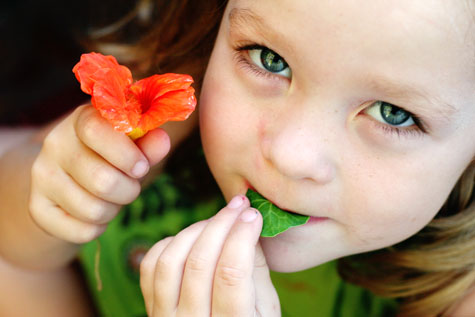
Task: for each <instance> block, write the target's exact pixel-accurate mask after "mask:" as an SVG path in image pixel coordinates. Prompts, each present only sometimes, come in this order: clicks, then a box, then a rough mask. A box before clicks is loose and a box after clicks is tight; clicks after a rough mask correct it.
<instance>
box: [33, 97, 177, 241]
mask: <svg viewBox="0 0 475 317" xmlns="http://www.w3.org/2000/svg"><path fill="white" fill-rule="evenodd" d="M169 149H170V140H169V138H168V135H167V134H166V133H165V132H164V131H163V130H161V129H157V130H155V131H150V133H148V134H147V135H146V136H144V137H143V138H142V139H139V140H138V141H137V142H136V143H134V142H133V141H132V140H130V138H129V137H128V136H127V135H125V134H123V133H120V132H117V131H115V130H114V129H113V127H112V126H111V124H110V123H108V122H107V121H106V120H105V119H103V118H102V117H101V116H100V115H99V113H98V112H97V110H96V109H94V108H93V107H92V106H81V107H79V108H77V109H76V110H75V111H74V112H73V113H72V114H71V115H69V116H68V117H67V118H66V119H65V120H64V121H62V122H61V123H59V124H58V125H57V126H56V127H55V128H54V129H53V130H52V131H51V132H50V133H49V134H48V135H47V136H46V138H45V140H44V143H43V147H42V149H41V152H40V154H39V155H38V157H37V158H36V160H35V162H34V164H33V167H32V177H31V192H30V213H31V216H32V218H33V220H34V221H35V222H36V224H37V225H38V226H40V227H41V228H42V229H43V230H44V231H46V232H48V233H49V234H50V235H52V236H55V237H57V238H59V239H62V240H66V241H69V242H73V243H85V242H88V241H91V240H93V239H95V238H97V237H98V236H99V235H100V234H101V233H102V232H104V230H105V228H106V225H107V223H108V222H110V221H111V220H112V219H113V218H114V217H115V216H116V214H117V212H118V211H119V209H120V207H121V205H124V204H128V203H131V202H132V201H133V200H134V199H135V198H136V197H137V196H138V194H139V193H140V183H139V179H140V178H141V177H143V176H144V175H145V174H146V173H147V172H148V170H149V169H150V166H151V165H154V164H156V163H158V162H159V161H160V160H161V159H162V158H163V157H164V156H165V155H166V154H167V153H168V151H169Z"/></svg>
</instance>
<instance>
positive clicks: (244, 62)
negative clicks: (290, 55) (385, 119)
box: [234, 43, 427, 137]
mask: <svg viewBox="0 0 475 317" xmlns="http://www.w3.org/2000/svg"><path fill="white" fill-rule="evenodd" d="M266 48H267V47H266V46H264V45H260V44H256V43H253V44H241V45H239V44H238V45H236V46H235V47H234V58H235V59H236V62H237V64H238V65H239V66H240V67H242V69H244V70H246V71H250V72H252V73H253V74H254V75H256V76H259V77H262V78H265V79H271V80H288V79H287V78H285V77H282V76H280V75H276V74H273V73H271V72H268V71H265V70H263V69H262V68H260V67H258V66H256V65H255V64H254V63H253V62H251V61H249V56H248V53H247V51H249V50H255V49H266ZM370 106H371V105H370ZM399 108H400V109H402V110H404V111H406V110H405V109H404V108H401V107H399ZM406 112H407V113H408V114H409V115H410V116H411V117H412V119H413V120H414V123H415V126H414V127H402V128H401V127H396V126H392V125H390V124H388V123H387V124H384V123H382V122H379V121H376V120H373V121H374V124H375V125H376V126H377V127H378V128H379V129H380V130H381V131H382V132H383V133H384V134H386V135H390V136H397V137H418V136H421V135H423V134H427V128H426V126H425V124H424V123H423V121H422V120H421V119H420V118H419V117H418V116H416V115H414V114H413V113H411V112H409V111H406Z"/></svg>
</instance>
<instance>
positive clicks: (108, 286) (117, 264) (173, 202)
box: [80, 174, 395, 317]
mask: <svg viewBox="0 0 475 317" xmlns="http://www.w3.org/2000/svg"><path fill="white" fill-rule="evenodd" d="M185 194H186V193H184V190H182V189H181V188H180V187H179V186H178V184H177V183H175V182H174V180H173V178H172V177H171V176H169V175H167V174H162V175H161V176H160V177H159V178H157V180H156V181H155V182H154V183H153V184H152V185H151V186H149V187H148V188H146V189H145V190H144V191H143V192H142V194H141V195H140V196H139V198H138V199H137V200H135V201H134V202H133V203H132V204H130V205H128V206H125V207H124V208H123V209H122V210H121V212H120V213H119V215H118V216H117V217H116V218H115V219H114V220H113V221H112V222H111V223H110V224H109V226H108V228H107V230H106V232H105V233H104V234H103V235H102V236H101V237H100V238H99V239H98V241H99V242H98V241H92V242H91V243H88V244H86V245H84V247H83V248H82V250H81V253H80V262H81V265H82V268H83V271H84V275H85V277H86V279H87V282H88V285H89V287H90V290H91V292H92V295H93V298H94V301H95V303H96V306H97V310H98V312H99V315H100V316H108V317H110V316H113V317H121V316H124V317H138V316H146V312H145V306H144V301H143V297H142V294H141V292H140V286H139V263H140V260H141V259H142V257H143V256H144V254H145V253H146V251H147V250H148V248H150V247H151V246H152V245H153V244H154V243H155V242H157V241H158V240H161V239H162V238H164V237H167V236H170V235H175V234H176V233H177V232H179V231H180V230H181V229H183V228H184V227H186V226H188V225H190V224H192V223H194V222H197V221H199V220H202V219H205V218H208V217H210V216H211V215H213V214H214V213H216V212H217V211H218V210H219V209H220V208H221V207H222V206H224V200H223V199H222V198H221V197H220V196H219V195H215V196H214V197H212V198H207V199H202V200H201V201H199V202H197V203H193V204H192V203H191V202H190V201H189V200H187V198H186V195H185ZM98 247H100V252H99V253H97V252H96V251H97V248H98ZM98 254H99V256H100V258H99V261H96V260H95V257H96V256H97V255H98ZM96 263H98V264H99V266H98V269H97V270H96V267H95V264H96ZM96 273H99V276H100V278H98V277H97V276H96ZM271 277H272V281H273V283H274V285H275V287H276V289H277V293H278V294H279V298H280V302H281V307H282V315H283V316H298V317H305V316H322V317H327V316H328V317H329V316H338V317H339V316H343V317H344V316H348V317H349V316H364V317H371V316H384V317H386V316H393V315H394V311H395V303H394V302H393V301H390V300H387V299H381V298H377V297H375V296H374V295H372V294H371V293H370V292H369V291H367V290H364V289H361V288H359V287H356V286H354V285H351V284H348V283H345V282H344V281H343V280H341V279H340V278H339V276H338V274H337V271H336V263H335V262H330V263H326V264H324V265H321V266H318V267H315V268H313V269H309V270H306V271H302V272H297V273H291V274H289V273H276V272H271ZM98 284H102V289H101V290H98Z"/></svg>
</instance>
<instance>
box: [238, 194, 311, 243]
mask: <svg viewBox="0 0 475 317" xmlns="http://www.w3.org/2000/svg"><path fill="white" fill-rule="evenodd" d="M246 196H247V198H249V201H250V202H251V206H252V207H253V208H256V209H257V210H259V212H260V213H261V214H262V218H263V225H262V232H261V237H275V236H276V235H278V234H280V233H282V232H284V231H286V230H287V229H289V228H292V227H296V226H300V225H303V224H306V223H307V221H308V220H309V219H310V217H309V216H303V215H299V214H294V213H291V212H288V211H284V210H282V209H280V208H279V207H277V206H276V205H274V204H273V203H271V202H270V201H268V200H267V199H265V198H264V197H263V196H262V195H260V194H259V193H257V192H255V191H253V190H251V189H248V191H247V193H246Z"/></svg>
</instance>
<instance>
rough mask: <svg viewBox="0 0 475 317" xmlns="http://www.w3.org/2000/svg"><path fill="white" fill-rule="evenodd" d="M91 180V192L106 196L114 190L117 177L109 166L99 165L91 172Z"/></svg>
mask: <svg viewBox="0 0 475 317" xmlns="http://www.w3.org/2000/svg"><path fill="white" fill-rule="evenodd" d="M91 175H92V177H93V179H94V182H93V189H92V190H93V192H94V194H96V195H99V196H107V195H109V194H111V193H112V192H113V191H114V188H115V187H116V186H117V184H118V181H119V180H118V178H117V176H116V175H115V173H113V172H111V170H110V168H108V167H106V166H103V165H99V166H96V167H95V168H94V169H93V171H92V173H91Z"/></svg>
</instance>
